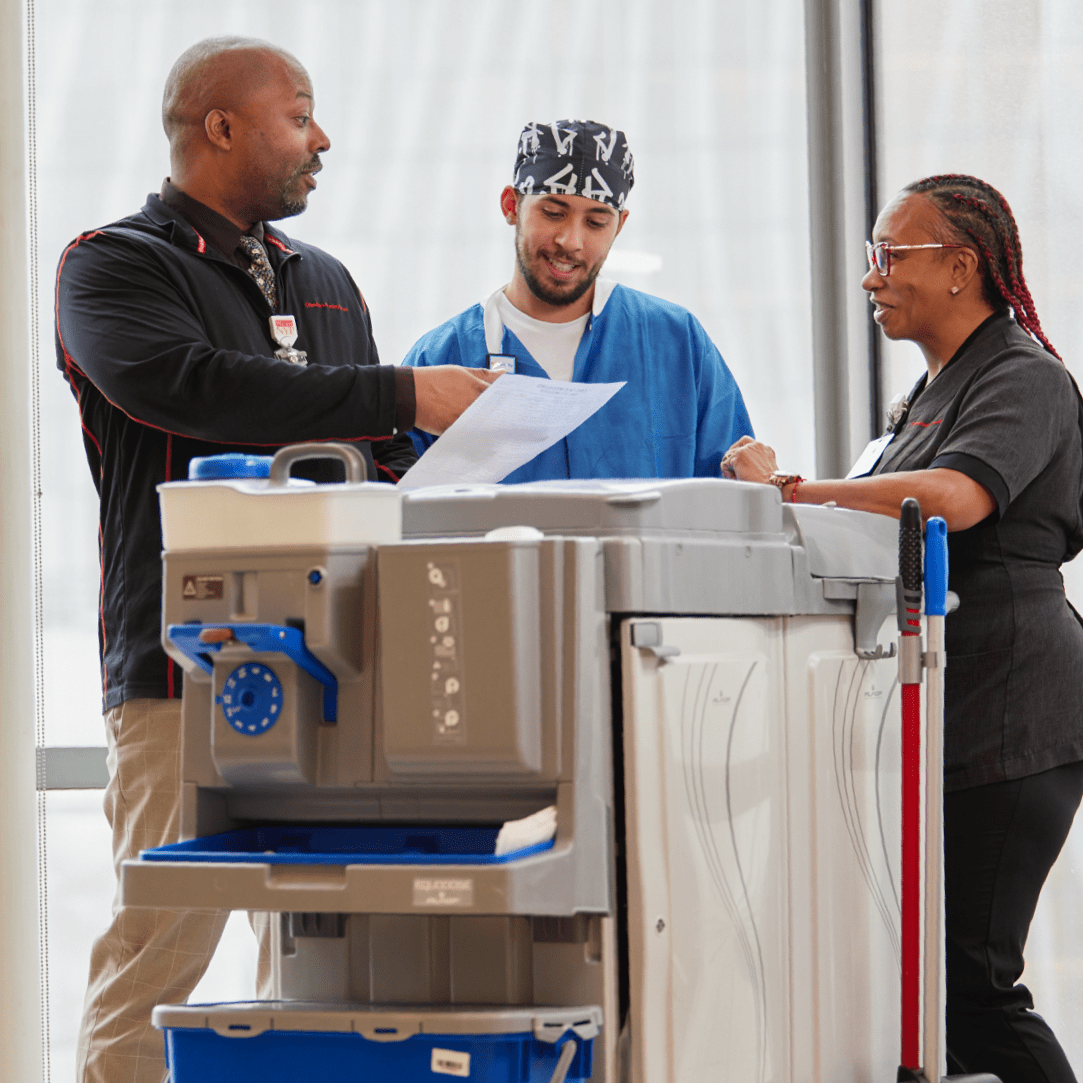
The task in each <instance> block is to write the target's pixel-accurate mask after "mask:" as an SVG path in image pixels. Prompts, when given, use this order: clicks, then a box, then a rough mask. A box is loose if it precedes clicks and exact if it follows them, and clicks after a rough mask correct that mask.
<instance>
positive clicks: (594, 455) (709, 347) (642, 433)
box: [403, 284, 752, 484]
mask: <svg viewBox="0 0 1083 1083" xmlns="http://www.w3.org/2000/svg"><path fill="white" fill-rule="evenodd" d="M599 285H601V284H599ZM483 320H484V311H483V309H482V306H481V305H474V306H473V307H472V308H468V309H467V310H466V311H465V312H462V313H460V314H459V315H458V316H456V317H454V318H453V319H451V320H448V321H447V323H445V324H442V325H441V326H440V327H437V328H436V329H435V330H433V331H430V332H429V333H428V334H426V335H424V336H423V337H422V338H421V339H420V340H419V341H418V342H417V343H416V344H415V345H414V346H413V348H412V349H411V350H410V352H409V353H408V354H407V355H406V358H405V360H404V361H403V364H406V365H416V366H421V365H464V366H466V367H468V368H487V367H488V361H487V354H488V351H487V349H486V344H485V329H484V322H483ZM500 352H501V353H505V354H513V355H514V356H515V358H516V369H515V371H516V372H517V373H518V374H519V375H521V376H536V377H538V378H540V379H543V380H544V379H548V378H549V377H548V374H547V373H546V372H545V370H544V369H543V368H542V367H541V366H540V365H539V364H538V363H537V362H536V361H535V360H534V358H533V357H531V356H530V354H529V353H528V352H527V350H526V348H525V347H524V346H523V344H522V343H521V342H520V341H519V339H518V338H516V336H515V335H514V334H513V333H512V332H511V331H509V330H508V329H507V328H504V331H503V343H502V346H501V350H500ZM573 379H574V380H575V382H577V383H616V382H618V381H621V380H623V381H625V382H626V386H625V387H623V388H622V389H621V390H620V391H618V392H617V394H616V395H614V396H613V398H612V399H610V400H609V402H607V403H606V404H605V406H603V407H602V408H601V409H600V410H599V411H598V412H597V413H595V414H594V415H593V416H592V417H590V418H588V419H587V420H586V421H585V422H583V424H582V425H580V426H579V428H577V429H576V430H574V431H573V432H571V433H569V434H568V436H566V437H565V438H564V439H563V440H560V441H558V442H557V443H556V444H554V445H553V446H552V447H550V448H548V449H546V450H545V451H543V452H542V453H541V454H540V455H537V456H536V457H535V458H533V459H532V460H531V461H530V462H528V463H527V464H526V465H525V466H521V467H520V468H519V469H518V470H515V471H513V472H512V473H511V474H509V475H508V476H507V477H506V478H505V479H504V481H505V483H509V484H510V483H515V482H526V481H544V480H552V479H560V478H689V477H720V476H721V460H722V456H723V454H725V452H726V450H727V449H728V448H729V446H730V445H731V444H732V443H733V442H734V441H735V440H737V439H739V438H740V437H742V436H751V435H752V423H751V422H750V421H749V418H748V411H747V410H746V409H745V404H744V400H743V399H742V397H741V392H740V389H739V388H738V387H737V382H736V381H735V380H734V378H733V376H732V375H731V373H730V371H729V369H728V368H727V367H726V363H725V362H724V361H723V360H722V356H721V354H719V352H718V350H717V349H716V348H715V345H714V343H713V342H711V340H710V338H708V336H707V332H706V331H704V329H703V327H702V326H701V325H700V323H699V321H698V320H697V319H696V318H695V317H694V316H693V315H692V314H691V313H690V312H688V311H687V310H686V309H683V308H681V307H680V306H679V305H675V304H671V303H670V302H669V301H663V300H661V299H660V298H658V297H652V296H651V295H650V294H647V293H640V292H639V291H638V290H633V289H629V288H628V287H627V286H621V285H616V286H614V287H613V289H612V292H611V293H610V294H609V297H608V299H606V300H605V301H604V304H603V307H602V308H601V310H600V311H598V312H595V313H592V314H591V316H590V317H589V318H588V320H587V325H586V328H585V329H584V331H583V337H582V339H581V340H580V342H579V349H578V350H577V351H576V355H575V370H574V376H573ZM410 436H411V439H412V440H413V441H414V446H415V447H416V448H417V452H418V454H419V455H421V454H424V452H425V450H426V449H427V448H428V447H430V446H431V445H432V443H433V441H434V440H435V439H436V437H434V436H430V435H429V434H428V433H424V432H420V431H419V430H417V429H414V430H413V431H412V432H411V433H410Z"/></svg>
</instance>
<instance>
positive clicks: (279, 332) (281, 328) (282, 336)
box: [271, 313, 308, 365]
mask: <svg viewBox="0 0 1083 1083" xmlns="http://www.w3.org/2000/svg"><path fill="white" fill-rule="evenodd" d="M271 337H272V338H273V339H274V340H275V342H277V343H278V349H277V350H275V357H278V358H281V359H282V360H283V361H289V362H290V364H293V365H307V364H308V354H307V353H305V351H304V350H295V349H294V348H293V344H294V343H295V342H296V341H297V320H296V318H295V317H293V316H290V315H288V314H286V313H283V314H280V315H276V316H272V317H271Z"/></svg>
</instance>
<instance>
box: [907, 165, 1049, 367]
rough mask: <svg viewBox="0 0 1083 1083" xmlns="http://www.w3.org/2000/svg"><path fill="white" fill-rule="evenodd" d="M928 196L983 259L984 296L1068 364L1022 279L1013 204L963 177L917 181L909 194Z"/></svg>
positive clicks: (958, 235)
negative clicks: (1047, 334) (1046, 330)
mask: <svg viewBox="0 0 1083 1083" xmlns="http://www.w3.org/2000/svg"><path fill="white" fill-rule="evenodd" d="M905 190H906V191H908V192H919V193H921V194H922V195H927V196H928V197H929V198H930V199H931V200H932V201H933V202H934V203H935V204H936V206H937V209H938V210H939V211H940V212H941V214H942V215H943V216H944V219H945V220H946V221H947V223H948V224H949V226H950V227H951V229H952V232H953V234H954V239H955V240H958V241H963V240H964V239H965V238H967V237H969V238H970V240H971V241H973V242H974V244H975V245H976V246H977V248H978V251H979V253H980V254H981V257H982V267H981V274H982V290H983V293H984V294H985V298H986V300H987V301H989V303H990V304H992V305H993V306H994V307H999V305H998V303H997V302H998V301H999V302H1000V304H1003V305H1004V306H1005V307H1010V308H1011V309H1012V311H1013V312H1014V313H1015V318H1016V321H1017V322H1018V323H1019V325H1020V327H1022V328H1023V329H1024V330H1026V331H1028V332H1030V334H1031V335H1033V336H1034V338H1036V339H1037V340H1038V341H1039V342H1040V343H1041V344H1042V346H1043V347H1045V349H1046V350H1048V351H1049V352H1050V353H1051V354H1052V355H1053V356H1054V357H1055V358H1057V359H1058V360H1063V359H1062V358H1061V356H1060V354H1059V353H1057V351H1056V350H1055V349H1053V346H1052V344H1051V343H1050V341H1049V339H1047V338H1046V337H1045V334H1044V332H1043V331H1042V325H1041V322H1040V321H1039V319H1038V313H1037V311H1036V310H1035V307H1034V299H1033V298H1032V297H1031V295H1030V289H1029V288H1028V286H1027V283H1026V279H1025V278H1024V277H1023V246H1022V243H1021V242H1020V240H1019V226H1018V225H1017V224H1016V221H1015V216H1014V215H1013V214H1012V210H1011V207H1009V206H1008V201H1007V200H1006V199H1005V198H1004V197H1003V196H1002V195H1001V194H1000V192H998V191H997V190H996V189H995V188H994V187H993V186H992V185H991V184H986V183H985V181H983V180H979V179H978V178H977V177H970V176H967V175H966V174H963V173H942V174H939V175H937V176H935V177H925V178H924V179H923V180H919V181H915V182H914V183H913V184H911V185H908V186H907V188H906V189H905Z"/></svg>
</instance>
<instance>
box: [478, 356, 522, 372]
mask: <svg viewBox="0 0 1083 1083" xmlns="http://www.w3.org/2000/svg"><path fill="white" fill-rule="evenodd" d="M485 359H486V360H487V361H488V362H489V371H490V372H511V373H514V372H515V354H513V353H490V354H486V355H485Z"/></svg>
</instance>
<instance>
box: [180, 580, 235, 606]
mask: <svg viewBox="0 0 1083 1083" xmlns="http://www.w3.org/2000/svg"><path fill="white" fill-rule="evenodd" d="M224 584H225V579H224V577H223V576H221V575H186V576H185V577H184V580H183V585H182V586H181V597H182V598H185V599H187V600H188V601H195V602H204V601H206V600H207V599H208V598H221V597H222V588H223V585H224Z"/></svg>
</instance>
